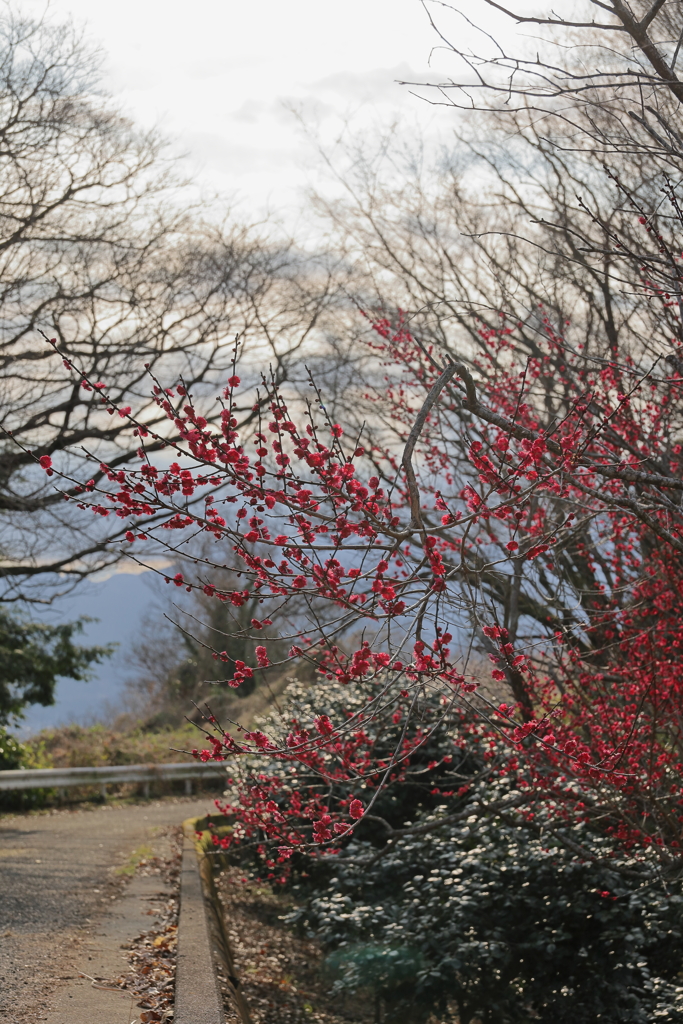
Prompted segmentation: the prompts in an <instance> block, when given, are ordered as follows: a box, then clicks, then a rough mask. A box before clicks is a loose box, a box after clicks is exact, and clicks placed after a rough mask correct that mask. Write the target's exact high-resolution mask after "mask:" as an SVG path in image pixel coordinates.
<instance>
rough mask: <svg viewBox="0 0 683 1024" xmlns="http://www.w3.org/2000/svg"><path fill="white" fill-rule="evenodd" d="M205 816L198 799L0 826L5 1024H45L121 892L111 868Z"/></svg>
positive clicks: (207, 799) (1, 1007) (0, 999)
mask: <svg viewBox="0 0 683 1024" xmlns="http://www.w3.org/2000/svg"><path fill="white" fill-rule="evenodd" d="M212 809H213V798H212V797H211V796H210V795H205V796H203V797H201V798H187V799H179V798H169V799H165V800H150V801H146V802H144V803H140V804H134V805H128V806H106V805H105V806H101V807H87V808H86V807H84V808H82V809H79V810H59V811H52V812H50V813H44V814H31V815H16V816H12V817H10V816H6V817H2V818H0V1020H1V1021H2V1022H3V1024H34V1022H37V1021H40V1020H42V1019H44V1018H45V1017H46V1008H47V1007H48V1006H49V1004H50V993H51V992H53V991H54V989H55V988H56V987H57V986H59V985H60V984H62V983H63V982H64V981H65V980H66V976H67V974H68V970H69V964H70V962H71V961H72V960H73V956H74V951H75V950H76V949H77V948H78V947H79V946H80V945H81V944H82V943H83V941H84V940H85V939H86V938H87V936H88V934H89V932H90V931H91V930H92V929H93V928H94V927H95V924H96V922H97V920H98V917H99V916H100V915H101V914H102V913H103V912H104V911H105V910H106V909H107V908H108V907H109V906H111V902H112V900H115V899H116V898H117V896H118V894H119V893H120V888H121V882H120V876H117V875H116V873H115V872H116V868H117V867H120V866H121V865H122V864H125V863H126V862H127V861H128V860H129V858H130V856H131V854H132V853H133V852H134V851H135V850H136V849H138V848H139V847H140V846H143V845H145V844H150V843H151V845H154V837H155V835H157V836H158V835H159V834H160V832H161V831H163V830H164V829H165V828H168V827H169V826H173V825H178V824H180V823H181V822H182V821H183V820H184V819H185V818H190V817H194V816H196V815H200V814H205V813H207V811H210V810H212ZM93 1024H94V1022H93Z"/></svg>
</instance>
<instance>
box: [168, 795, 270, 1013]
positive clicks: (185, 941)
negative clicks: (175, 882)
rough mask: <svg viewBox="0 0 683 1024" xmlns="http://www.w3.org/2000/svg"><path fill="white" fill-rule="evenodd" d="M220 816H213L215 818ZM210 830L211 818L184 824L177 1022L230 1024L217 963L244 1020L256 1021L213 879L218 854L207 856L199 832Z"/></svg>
mask: <svg viewBox="0 0 683 1024" xmlns="http://www.w3.org/2000/svg"><path fill="white" fill-rule="evenodd" d="M214 818H215V816H213V815H212V821H213V820H214ZM206 828H207V820H206V818H188V819H187V821H185V822H183V833H184V840H183V859H182V867H181V874H180V916H179V919H178V949H177V960H176V980H175V1011H174V1017H173V1020H174V1024H224V1022H225V1011H224V1008H223V997H222V993H221V985H220V982H219V978H218V974H217V966H218V965H220V966H221V967H222V968H223V973H224V974H225V977H226V978H227V981H228V990H229V993H230V997H231V1001H232V1003H233V1006H234V1009H235V1012H236V1013H237V1016H238V1018H239V1019H240V1021H242V1022H243V1024H251V1020H250V1017H249V1010H248V1009H247V1005H246V1002H245V1000H244V997H243V996H242V993H241V992H240V990H239V980H238V979H237V977H236V975H235V967H234V962H233V957H232V951H231V949H230V944H229V941H228V935H227V930H226V928H225V922H224V920H223V911H222V907H221V904H220V901H219V899H218V894H217V892H216V887H215V884H214V879H213V866H212V857H211V856H210V855H207V853H206V851H205V849H204V844H203V843H202V841H201V838H199V836H198V833H203V832H204V831H206ZM202 838H203V837H202Z"/></svg>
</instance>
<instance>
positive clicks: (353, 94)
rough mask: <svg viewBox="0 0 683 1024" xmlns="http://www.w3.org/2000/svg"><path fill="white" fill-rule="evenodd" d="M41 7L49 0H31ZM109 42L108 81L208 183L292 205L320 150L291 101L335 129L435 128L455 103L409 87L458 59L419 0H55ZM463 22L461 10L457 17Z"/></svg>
mask: <svg viewBox="0 0 683 1024" xmlns="http://www.w3.org/2000/svg"><path fill="white" fill-rule="evenodd" d="M21 6H22V9H23V10H24V11H26V13H29V14H32V15H34V16H40V15H42V14H43V12H44V11H45V10H46V4H45V0H23V2H22V5H21ZM48 11H49V13H48V17H49V18H54V19H57V20H58V19H60V18H62V17H65V16H71V17H72V18H73V20H74V21H75V22H76V23H77V24H79V25H82V26H85V28H86V30H87V34H88V36H89V38H90V39H91V40H92V41H94V42H95V43H97V44H99V45H100V46H101V47H102V48H103V50H104V52H105V54H106V69H107V78H106V84H107V86H108V88H109V89H110V90H111V92H112V93H113V94H114V95H115V96H116V98H117V102H118V103H119V104H120V105H121V106H122V107H123V108H124V109H125V110H127V111H129V112H130V113H131V114H133V115H134V116H135V117H136V119H137V120H138V121H140V122H141V123H143V124H144V125H146V126H151V125H160V126H161V127H162V129H163V130H164V132H165V133H166V134H168V135H170V136H171V137H173V138H175V139H176V140H177V141H178V147H179V149H182V150H186V151H187V152H188V153H189V154H190V161H191V166H192V171H193V174H194V175H195V177H196V178H197V180H200V181H202V182H203V183H205V184H206V186H207V187H208V188H211V189H217V190H219V191H221V192H224V193H231V194H237V195H238V196H239V197H240V200H241V202H242V206H243V208H246V209H248V210H249V212H250V213H252V212H253V211H255V210H257V209H259V208H263V207H264V206H265V205H267V206H269V207H270V208H271V209H272V210H275V211H283V212H286V211H287V210H288V209H291V207H292V205H293V204H295V203H296V201H297V190H300V188H301V186H302V185H304V184H305V183H306V181H307V180H308V178H309V177H310V175H311V174H312V173H314V172H313V171H312V168H313V167H314V164H315V161H314V159H313V156H312V148H311V146H310V143H307V142H306V141H305V140H304V138H303V136H302V133H301V132H300V131H299V130H298V128H297V126H296V122H295V118H294V117H293V116H292V114H291V113H289V112H288V110H287V105H288V104H294V105H296V106H298V107H300V108H303V110H304V111H305V114H306V117H307V119H309V120H311V121H317V122H318V124H319V126H320V130H321V132H322V134H323V136H324V137H325V138H326V139H328V140H329V139H330V138H331V137H332V136H333V135H334V134H335V133H336V132H337V131H338V130H339V128H340V126H341V123H342V119H343V118H345V117H347V116H348V115H351V116H352V120H353V123H354V124H356V125H361V124H365V125H367V124H368V123H375V124H382V123H384V124H388V123H390V122H391V121H392V120H393V119H395V118H396V116H397V115H399V116H401V117H402V118H403V119H404V120H405V121H406V122H410V121H411V120H415V121H418V120H419V122H420V124H421V127H423V129H424V130H425V131H427V132H430V131H434V130H436V129H438V130H443V131H447V129H448V123H449V119H450V118H452V114H450V113H449V112H447V111H443V110H442V109H435V108H433V107H431V108H430V107H429V106H427V105H426V104H425V103H423V102H421V101H420V100H418V99H416V98H414V97H413V96H411V95H410V93H409V90H408V89H407V88H406V87H401V86H399V85H397V84H396V82H395V80H396V79H397V78H407V79H411V78H416V79H418V80H421V79H423V78H425V77H428V76H430V75H431V77H432V79H433V80H436V79H437V78H440V77H441V75H442V74H443V73H447V72H448V71H449V70H451V71H452V70H453V64H452V60H451V59H450V58H449V57H448V56H447V55H446V54H445V53H443V52H441V53H439V52H438V51H437V52H435V53H434V54H432V58H431V67H430V52H431V51H432V48H433V47H434V45H435V44H436V43H437V42H438V40H437V39H436V37H435V35H434V33H433V30H432V29H431V27H430V25H429V22H428V19H427V16H426V14H425V11H424V9H423V7H422V5H421V3H420V2H419V0H346V2H344V3H343V4H342V3H338V2H334V3H333V2H330V0H194V2H193V3H188V2H187V0H182V2H180V0H167V2H166V3H161V2H160V0H116V2H114V3H105V2H102V0H100V2H93V0H51V2H50V4H49V8H48ZM450 25H451V27H452V30H453V31H457V32H459V33H460V34H462V32H463V31H465V27H464V25H463V23H462V22H460V21H455V20H451V22H450Z"/></svg>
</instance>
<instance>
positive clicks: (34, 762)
mask: <svg viewBox="0 0 683 1024" xmlns="http://www.w3.org/2000/svg"><path fill="white" fill-rule="evenodd" d="M41 753H42V751H41V748H40V745H39V744H35V745H32V744H29V743H20V742H19V740H18V739H17V738H16V736H12V734H11V733H9V732H8V731H7V730H6V729H4V728H2V726H0V771H2V772H6V771H13V770H15V769H17V768H44V767H47V766H46V764H45V761H44V758H43V757H41Z"/></svg>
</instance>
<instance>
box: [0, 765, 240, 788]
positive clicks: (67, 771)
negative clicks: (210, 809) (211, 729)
mask: <svg viewBox="0 0 683 1024" xmlns="http://www.w3.org/2000/svg"><path fill="white" fill-rule="evenodd" d="M224 772H225V768H222V767H221V766H220V765H219V764H215V763H214V764H209V763H206V764H205V763H203V762H198V761H187V762H183V761H180V762H176V763H174V764H122V765H107V766H106V767H104V768H18V769H14V770H12V771H4V772H0V790H17V789H58V790H60V791H61V790H65V789H66V788H67V787H69V786H99V787H100V791H101V793H102V796H106V795H107V786H108V785H109V784H111V783H114V782H143V783H144V787H145V795H146V796H148V795H149V787H150V783H152V782H155V781H159V780H162V779H163V780H165V781H168V780H173V779H184V780H185V792H186V793H187V794H190V793H191V792H192V780H193V779H204V778H209V777H213V778H216V776H218V775H222V774H223V773H224Z"/></svg>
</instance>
